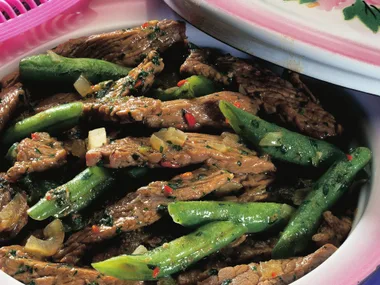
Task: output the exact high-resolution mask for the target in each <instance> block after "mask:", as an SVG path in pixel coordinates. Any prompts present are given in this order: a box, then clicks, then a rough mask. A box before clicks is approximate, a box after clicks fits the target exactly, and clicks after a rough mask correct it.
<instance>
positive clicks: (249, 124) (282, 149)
mask: <svg viewBox="0 0 380 285" xmlns="http://www.w3.org/2000/svg"><path fill="white" fill-rule="evenodd" d="M219 107H220V110H221V111H222V113H223V115H224V116H225V117H226V118H227V120H228V121H229V123H230V125H231V126H232V128H233V129H234V130H235V132H237V133H238V134H239V135H241V136H243V137H244V138H246V139H247V140H248V141H250V142H251V143H252V144H253V145H254V146H255V147H256V148H257V149H259V150H260V151H262V152H264V153H267V154H270V155H271V156H272V157H273V158H274V159H278V160H282V161H287V162H290V163H294V164H299V165H304V166H309V165H313V166H316V167H317V166H330V165H331V164H332V163H333V162H334V161H336V160H337V159H340V158H342V157H345V154H344V153H343V152H342V151H341V150H339V149H338V148H337V147H336V146H334V145H332V144H329V143H328V142H325V141H321V140H316V139H313V138H310V137H307V136H304V135H301V134H299V133H295V132H292V131H289V130H287V129H284V128H282V127H279V126H277V125H275V124H271V123H268V122H266V121H264V120H262V119H260V118H259V117H257V116H255V115H252V114H250V113H247V112H245V111H243V110H241V109H239V108H237V107H235V106H233V105H232V104H230V103H228V102H224V101H221V102H220V105H219Z"/></svg>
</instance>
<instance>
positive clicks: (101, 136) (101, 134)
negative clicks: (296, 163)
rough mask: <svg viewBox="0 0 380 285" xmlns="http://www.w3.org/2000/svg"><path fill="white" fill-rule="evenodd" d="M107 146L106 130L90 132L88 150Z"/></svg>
mask: <svg viewBox="0 0 380 285" xmlns="http://www.w3.org/2000/svg"><path fill="white" fill-rule="evenodd" d="M105 144H107V133H106V129H105V128H99V129H95V130H92V131H89V132H88V144H87V149H88V150H90V149H94V148H97V147H101V146H103V145H105Z"/></svg>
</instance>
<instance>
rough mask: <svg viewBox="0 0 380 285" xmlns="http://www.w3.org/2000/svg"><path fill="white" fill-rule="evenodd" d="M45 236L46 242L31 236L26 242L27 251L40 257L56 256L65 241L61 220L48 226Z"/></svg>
mask: <svg viewBox="0 0 380 285" xmlns="http://www.w3.org/2000/svg"><path fill="white" fill-rule="evenodd" d="M44 236H45V238H46V240H41V239H38V238H36V237H35V236H30V238H28V240H27V241H26V245H25V251H27V252H29V253H32V254H36V255H40V256H52V255H54V254H56V253H57V251H58V250H59V248H60V247H61V246H62V244H63V240H64V239H65V232H64V228H63V224H62V222H61V220H59V219H56V220H54V221H52V222H51V223H50V224H48V225H47V226H46V228H45V229H44Z"/></svg>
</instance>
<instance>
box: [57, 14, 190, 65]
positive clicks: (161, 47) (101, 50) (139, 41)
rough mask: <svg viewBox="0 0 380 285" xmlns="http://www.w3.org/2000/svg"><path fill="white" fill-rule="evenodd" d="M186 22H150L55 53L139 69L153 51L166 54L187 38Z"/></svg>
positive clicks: (71, 42) (70, 44) (75, 42)
mask: <svg viewBox="0 0 380 285" xmlns="http://www.w3.org/2000/svg"><path fill="white" fill-rule="evenodd" d="M185 31H186V26H185V23H183V22H179V21H173V20H162V21H150V22H147V23H145V24H143V25H142V26H141V27H136V28H133V29H123V30H118V31H115V32H111V33H104V34H99V35H92V36H89V37H81V38H78V39H72V40H69V41H67V42H65V43H63V44H60V45H59V46H57V47H56V48H55V49H54V52H55V53H57V54H60V55H62V56H66V57H90V58H98V59H103V60H107V61H111V62H114V63H116V64H120V65H124V66H131V67H133V66H136V65H137V64H138V63H140V62H141V61H142V60H143V59H144V58H145V56H146V55H147V54H148V53H149V52H150V51H152V50H157V51H158V52H160V53H161V52H163V51H165V50H166V49H167V48H168V47H170V46H172V45H173V44H175V43H178V42H183V41H184V40H185V39H186V35H185Z"/></svg>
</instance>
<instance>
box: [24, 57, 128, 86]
mask: <svg viewBox="0 0 380 285" xmlns="http://www.w3.org/2000/svg"><path fill="white" fill-rule="evenodd" d="M130 70H131V69H130V68H127V67H123V66H119V65H117V64H114V63H111V62H108V61H104V60H99V59H93V58H67V57H63V56H60V55H57V54H54V53H50V54H40V55H34V56H30V57H27V58H24V59H22V60H21V61H20V76H21V79H22V80H24V81H28V82H33V83H39V82H41V83H49V84H57V85H58V86H68V87H70V88H72V87H73V84H74V82H75V81H76V80H77V79H78V77H79V76H80V75H83V76H84V77H85V78H86V79H88V80H89V81H90V82H91V83H93V84H96V83H99V82H102V81H106V80H117V79H119V78H122V77H125V76H127V75H128V73H129V71H130Z"/></svg>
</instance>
